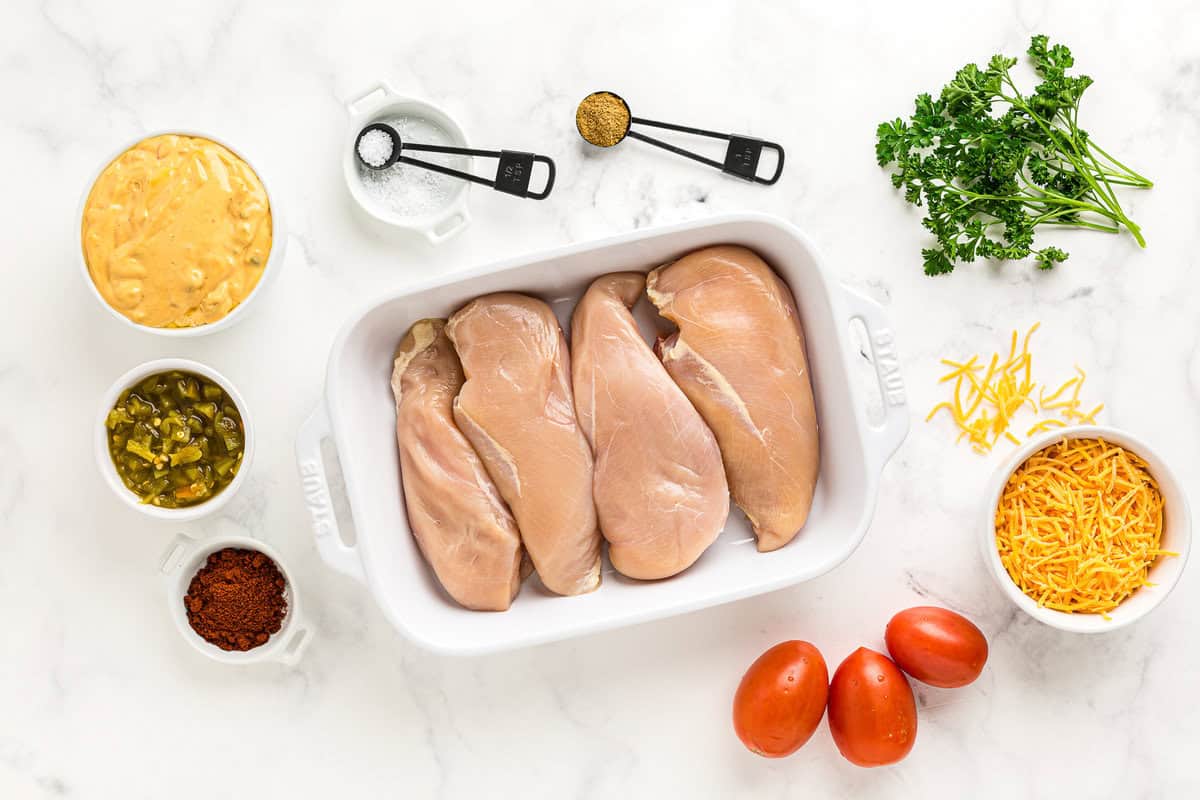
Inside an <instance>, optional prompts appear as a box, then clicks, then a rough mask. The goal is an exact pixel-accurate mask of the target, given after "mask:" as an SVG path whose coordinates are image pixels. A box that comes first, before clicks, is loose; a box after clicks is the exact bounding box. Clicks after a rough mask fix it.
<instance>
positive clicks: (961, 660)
mask: <svg viewBox="0 0 1200 800" xmlns="http://www.w3.org/2000/svg"><path fill="white" fill-rule="evenodd" d="M885 638H886V640H887V649H888V652H889V653H891V655H892V658H893V659H895V661H896V663H897V664H899V665H900V669H902V670H904V671H905V672H907V673H908V674H909V675H912V676H913V677H914V678H916V679H917V680H919V681H920V682H921V683H927V684H929V685H930V686H938V687H941V688H943V689H955V688H957V687H959V686H966V685H967V684H968V683H970V682H972V681H973V680H975V679H976V678H978V677H979V673H980V672H982V671H983V665H984V664H986V663H987V657H988V644H987V639H985V638H983V633H982V632H981V631H980V630H979V628H977V627H975V626H974V625H973V624H972V623H971V621H970V620H969V619H967V618H966V617H964V616H962V615H960V614H955V613H954V612H953V611H950V610H948V609H945V608H935V607H934V606H918V607H916V608H910V609H908V610H907V611H901V612H900V613H899V614H897V615H896V616H894V617H892V621H891V622H889V623H888V626H887V634H886V635H885Z"/></svg>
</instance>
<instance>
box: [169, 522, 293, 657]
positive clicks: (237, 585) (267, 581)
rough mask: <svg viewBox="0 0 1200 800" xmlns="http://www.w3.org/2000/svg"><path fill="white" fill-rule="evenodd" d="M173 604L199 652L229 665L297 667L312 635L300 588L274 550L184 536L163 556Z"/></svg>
mask: <svg viewBox="0 0 1200 800" xmlns="http://www.w3.org/2000/svg"><path fill="white" fill-rule="evenodd" d="M161 569H162V572H163V574H164V575H166V576H167V605H168V607H169V608H170V611H171V616H172V617H173V618H174V620H175V624H176V627H178V628H179V632H180V634H182V636H183V638H184V639H185V640H186V641H187V642H188V643H189V644H190V645H192V647H193V648H195V649H196V650H198V651H199V652H201V653H203V654H204V655H206V656H208V657H209V658H212V659H214V660H216V661H220V662H223V663H226V664H251V663H258V662H263V661H277V662H282V663H284V664H294V663H295V662H296V661H298V660H299V658H300V656H301V654H302V653H303V651H304V648H305V647H306V646H307V644H308V641H309V639H310V638H311V629H310V628H309V627H308V626H307V625H306V624H304V623H303V622H302V621H301V618H300V610H299V597H298V595H297V592H296V588H295V587H296V584H295V582H294V581H293V580H292V579H291V577H290V576H289V574H288V572H287V568H286V567H285V566H284V565H283V561H282V560H281V559H280V558H279V554H278V553H276V552H275V550H274V549H272V548H271V547H270V546H269V545H267V544H265V543H264V542H260V541H258V540H257V539H251V538H249V537H245V536H222V537H216V538H212V539H203V540H197V539H193V538H191V537H188V536H185V535H182V534H181V535H179V536H177V537H176V538H175V541H174V542H172V544H171V547H170V548H169V549H168V550H167V552H166V554H165V555H164V557H163V561H162V564H161Z"/></svg>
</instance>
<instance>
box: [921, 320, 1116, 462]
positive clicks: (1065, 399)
mask: <svg viewBox="0 0 1200 800" xmlns="http://www.w3.org/2000/svg"><path fill="white" fill-rule="evenodd" d="M1040 326H1041V323H1037V324H1035V325H1034V326H1033V327H1032V328H1030V329H1029V330H1028V331H1027V332H1026V333H1025V336H1024V338H1023V339H1021V350H1020V352H1018V351H1017V332H1016V331H1013V334H1012V342H1011V344H1010V345H1009V349H1008V356H1007V357H1006V358H1004V360H1003V361H1001V356H1000V353H993V354H992V358H991V360H990V361H989V363H988V365H987V368H986V369H985V368H984V366H983V362H982V361H981V360H980V358H979V356H971V358H970V359H968V360H967V361H951V360H949V359H945V358H943V359H942V363H943V364H945V365H946V366H948V367H950V368H951V369H950V371H949V372H947V373H946V374H945V375H943V376H942V377H941V379H940V380H939V381H938V383H948V382H949V381H954V397H953V398H952V399H951V400H950V401H947V402H943V403H938V404H937V405H935V406H934V407H933V408H932V409H931V410H930V411H929V416H927V417H925V421H926V422H928V421H929V420H931V419H933V418H934V416H936V415H937V413H938V412H939V411H942V410H946V411H948V412H950V415H951V416H952V417H953V418H954V424H955V425H957V426H958V429H959V434H958V439H957V440H956V441H959V442H961V441H962V440H963V439H964V438H965V439H966V440H967V441H968V442H970V444H971V448H972V449H973V450H974V451H975V452H977V453H987V452H989V451H990V450H991V449H992V448H993V447H994V446H995V444H996V442H998V441H999V440H1000V437H1001V436H1003V437H1005V438H1006V439H1008V440H1009V441H1010V442H1012V443H1013V444H1020V443H1021V440H1020V439H1018V438H1017V437H1016V436H1015V435H1013V433H1012V432H1011V431H1009V426H1010V425H1011V424H1012V422H1013V416H1014V415H1015V414H1016V412H1017V411H1019V410H1020V409H1021V408H1023V407H1026V406H1027V407H1028V408H1029V410H1030V411H1032V412H1033V414H1034V415H1045V414H1047V413H1052V414H1056V415H1057V416H1051V417H1050V418H1048V419H1043V420H1041V421H1039V422H1037V423H1036V424H1034V425H1033V427H1031V428H1030V429H1029V430H1028V431H1026V432H1025V435H1026V436H1033V435H1034V434H1035V433H1040V432H1041V431H1044V430H1049V429H1050V428H1063V427H1066V426H1067V425H1068V424H1072V423H1074V424H1080V425H1088V424H1091V423H1094V422H1095V421H1096V415H1097V414H1099V413H1100V411H1101V410H1102V409H1103V408H1104V404H1103V403H1101V404H1100V405H1098V406H1096V407H1095V408H1093V409H1092V410H1091V411H1086V412H1085V411H1082V410H1080V408H1081V406H1082V405H1083V401H1081V400H1080V399H1079V392H1080V390H1081V389H1082V388H1083V383H1084V381H1085V380H1087V373H1085V372H1084V371H1083V370H1082V369H1080V368H1079V367H1078V366H1077V367H1075V371H1076V373H1077V374H1076V375H1075V377H1073V378H1071V379H1070V380H1068V381H1066V382H1065V383H1063V384H1062V385H1061V386H1059V387H1058V389H1056V390H1054V391H1053V392H1051V393H1050V395H1049V396H1047V395H1046V388H1045V387H1044V386H1039V384H1038V383H1037V382H1036V381H1034V380H1033V378H1032V374H1031V373H1032V368H1033V356H1032V354H1031V353H1030V352H1029V338H1030V337H1031V336H1033V333H1034V331H1036V330H1037V329H1038V328H1039V327H1040ZM1034 390H1037V393H1038V395H1037V400H1034V398H1033V392H1034ZM1068 392H1069V394H1068Z"/></svg>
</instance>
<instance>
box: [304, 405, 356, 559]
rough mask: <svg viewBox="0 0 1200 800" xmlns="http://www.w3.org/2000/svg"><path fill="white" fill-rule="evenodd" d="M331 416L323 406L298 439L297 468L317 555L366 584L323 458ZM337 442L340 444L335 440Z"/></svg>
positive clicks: (328, 435)
mask: <svg viewBox="0 0 1200 800" xmlns="http://www.w3.org/2000/svg"><path fill="white" fill-rule="evenodd" d="M331 432H332V431H331V428H330V425H329V414H328V413H327V412H326V410H325V403H324V402H322V403H321V404H320V405H319V406H317V408H316V410H315V411H313V413H312V415H311V416H309V418H308V419H307V420H305V421H304V424H303V425H301V426H300V432H299V433H298V434H297V435H296V465H297V466H298V467H299V468H300V487H301V489H302V490H303V492H304V504H305V506H307V507H308V514H309V518H310V519H311V520H312V529H313V536H314V537H315V538H316V540H317V551H318V552H319V553H320V554H321V558H322V559H324V561H325V563H326V564H328V565H329V566H331V567H333V568H334V569H336V570H337V571H338V572H341V573H343V574H345V575H349V576H350V577H351V578H355V579H357V580H359V581H363V582H365V581H366V575H365V574H364V573H363V567H362V559H360V558H359V556H358V548H357V547H356V546H353V545H349V544H346V542H345V540H344V539H342V535H341V532H340V531H339V530H338V521H337V513H336V512H335V511H334V509H333V501H332V500H331V498H330V495H329V478H328V477H327V476H326V475H325V461H324V460H323V459H322V458H321V442H323V441H324V440H325V439H327V438H330V434H331ZM335 441H336V440H335Z"/></svg>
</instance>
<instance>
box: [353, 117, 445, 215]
mask: <svg viewBox="0 0 1200 800" xmlns="http://www.w3.org/2000/svg"><path fill="white" fill-rule="evenodd" d="M378 121H379V122H385V123H387V124H388V125H391V126H392V127H393V128H395V129H396V132H397V133H398V134H400V141H401V145H402V146H403V143H405V142H412V143H413V144H438V145H451V146H453V145H454V142H453V141H452V140H451V139H450V136H449V134H447V133H446V131H444V130H443V129H442V128H441V127H440V126H438V125H436V124H434V123H432V122H430V121H429V120H427V119H423V118H420V117H394V118H391V119H383V120H378ZM379 133H380V134H381V135H382V136H384V138H388V137H387V134H384V133H383V132H382V131H380V132H379ZM368 135H369V134H368ZM366 138H367V137H366V136H364V137H363V139H366ZM390 144H391V141H390V140H389V141H388V145H389V146H390ZM408 155H411V156H413V157H414V158H419V159H420V160H422V161H429V162H432V163H435V164H440V165H443V166H448V167H452V168H454V169H457V170H460V171H463V172H465V171H466V169H467V167H466V159H465V158H464V157H462V156H450V155H445V154H440V153H422V152H419V151H413V152H411V153H409V154H408ZM365 158H366V156H364V159H365ZM386 158H387V157H386V156H385V157H384V160H386ZM372 163H382V161H377V162H372ZM358 177H359V180H360V181H362V187H363V190H364V191H365V192H366V195H367V197H368V199H369V200H370V202H372V203H374V204H376V205H377V206H379V207H380V208H381V209H383V210H385V211H390V212H391V213H393V214H398V215H400V216H403V217H419V216H423V215H425V214H432V213H433V212H435V211H438V210H440V209H442V208H444V207H445V206H446V205H448V204H449V203H450V201H452V200H453V199H454V198H455V196H456V195H457V193H458V192H459V191H461V189H462V186H463V183H464V181H463V180H462V179H460V178H452V177H450V176H449V175H440V174H438V173H436V172H431V171H429V170H427V169H422V168H421V167H417V166H414V165H412V164H402V163H396V164H393V165H392V166H390V167H388V168H387V169H381V170H375V169H369V168H367V167H365V166H363V165H362V164H359V165H358Z"/></svg>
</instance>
